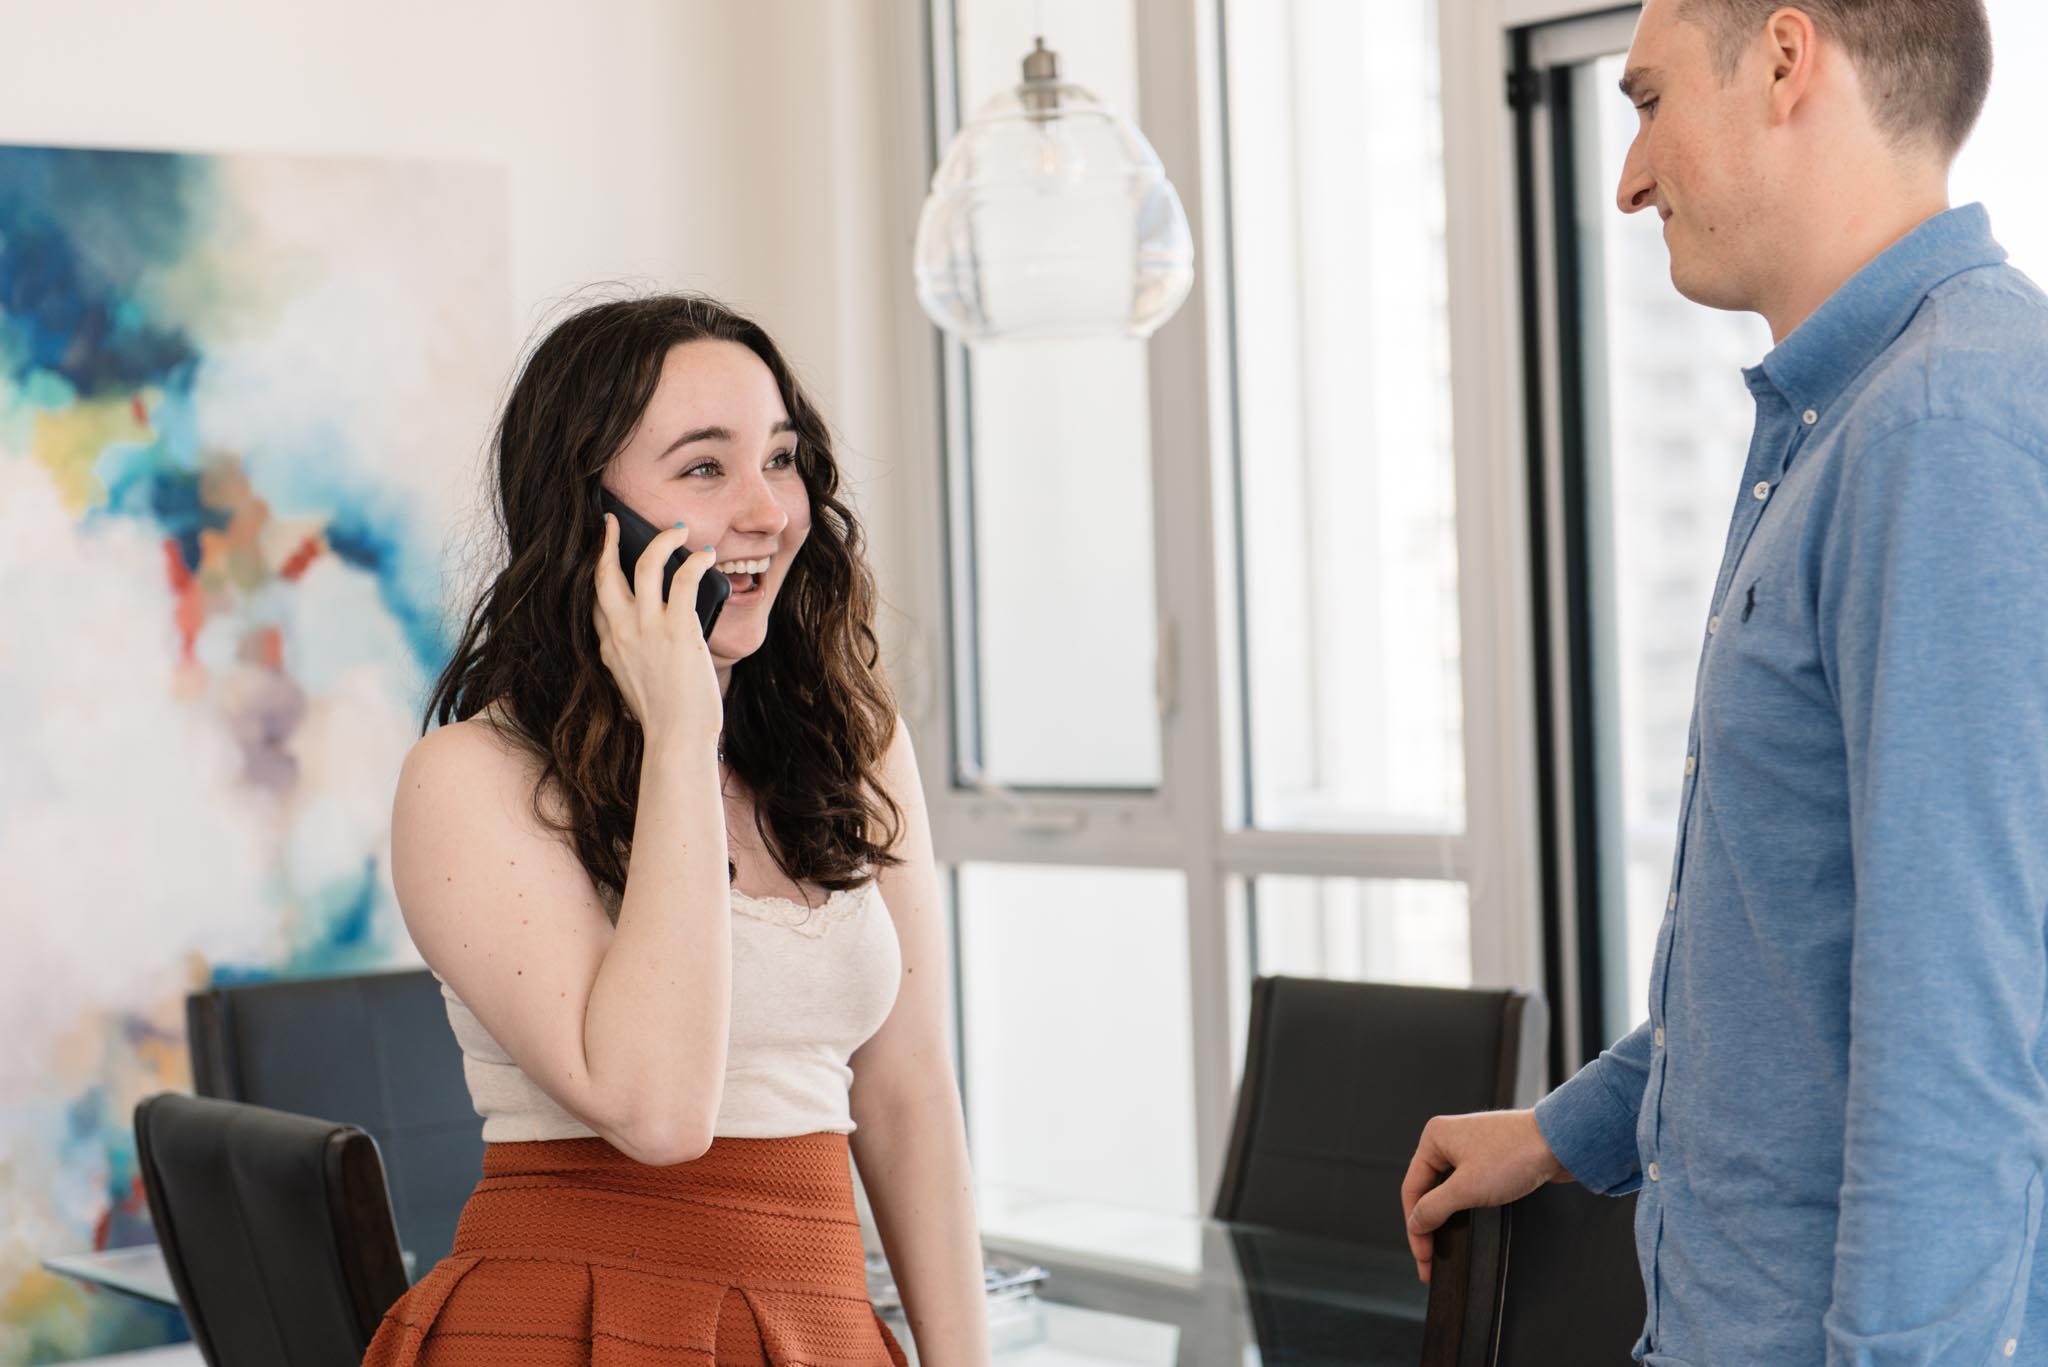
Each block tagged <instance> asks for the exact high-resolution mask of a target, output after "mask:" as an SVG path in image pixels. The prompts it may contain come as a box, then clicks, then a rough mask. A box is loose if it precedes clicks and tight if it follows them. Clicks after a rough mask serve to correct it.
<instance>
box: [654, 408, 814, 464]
mask: <svg viewBox="0 0 2048 1367" xmlns="http://www.w3.org/2000/svg"><path fill="white" fill-rule="evenodd" d="M794 431H796V424H795V423H793V422H791V421H790V420H789V419H788V418H784V419H783V420H782V421H781V422H778V423H776V424H775V426H773V427H771V428H769V429H768V435H769V436H771V437H773V436H779V435H781V434H782V433H784V432H794ZM732 439H733V436H732V429H731V428H730V427H693V428H691V429H690V430H689V431H687V432H685V433H683V435H681V436H680V437H677V438H676V439H675V440H674V441H672V442H670V443H669V444H668V449H667V450H666V451H663V452H662V453H661V454H662V456H669V455H673V454H674V453H675V452H677V451H680V450H682V449H683V448H684V447H685V446H688V445H689V444H690V443H691V442H693V441H731V440H732ZM656 459H660V457H657V458H656Z"/></svg>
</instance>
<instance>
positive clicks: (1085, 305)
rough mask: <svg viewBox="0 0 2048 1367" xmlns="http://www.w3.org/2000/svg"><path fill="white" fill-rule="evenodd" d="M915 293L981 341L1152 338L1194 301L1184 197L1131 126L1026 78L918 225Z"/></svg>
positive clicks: (1093, 101) (944, 164) (972, 125)
mask: <svg viewBox="0 0 2048 1367" xmlns="http://www.w3.org/2000/svg"><path fill="white" fill-rule="evenodd" d="M916 274H917V298H918V302H919V303H920V304H922V305H923V306H924V311H925V312H926V313H927V314H929V315H930V316H931V319H932V321H933V322H935V323H937V324H938V325H939V326H940V327H942V328H944V329H945V330H946V331H948V332H950V333H952V334H954V335H955V336H957V337H960V338H961V339H963V340H965V341H969V342H981V341H996V340H1004V341H1007V340H1012V339H1018V340H1022V339H1055V338H1080V337H1149V336H1151V335H1152V333H1153V332H1154V331H1155V330H1156V329H1157V328H1158V327H1159V325H1160V324H1162V323H1164V322H1165V321H1166V320H1167V319H1169V318H1171V317H1172V316H1173V314H1174V310H1176V309H1178V308H1179V307H1180V305H1181V301H1182V300H1184V299H1186V298H1187V295H1188V290H1189V288H1190V287H1191V286H1192V285H1193V284H1194V279H1195V247H1194V240H1193V239H1192V238H1191V237H1190V236H1189V235H1188V220H1187V215H1186V214H1185V213H1183V212H1182V211H1181V205H1180V196H1179V195H1177V194H1175V193H1174V189H1173V184H1172V182H1170V181H1169V180H1167V178H1166V171H1165V168H1164V167H1162V166H1161V165H1160V164H1159V157H1158V155H1157V154H1156V153H1154V152H1153V150H1152V145H1151V144H1150V143H1148V142H1146V141H1145V135H1144V134H1142V133H1140V132H1139V131H1138V130H1137V128H1136V127H1134V126H1133V125H1132V124H1131V123H1130V121H1129V120H1127V119H1124V118H1122V117H1121V116H1119V115H1118V114H1117V112H1116V111H1115V110H1114V109H1112V108H1110V107H1109V106H1108V105H1106V104H1104V103H1103V102H1102V101H1101V100H1099V99H1097V98H1096V97H1095V96H1094V95H1092V94H1090V93H1089V92H1088V91H1087V90H1085V89H1083V88H1082V87H1080V86H1077V85H1071V84H1067V83H1065V82H1061V81H1027V82H1025V83H1024V84H1021V85H1017V86H1013V87H1012V88H1011V89H1009V90H1007V91H1005V92H1003V93H1002V94H1000V95H998V96H996V97H995V98H994V99H991V100H990V101H988V102H987V103H986V104H984V105H982V107H981V108H980V109H978V110H976V111H975V114H974V117H973V118H972V119H971V120H969V121H968V123H967V125H966V126H965V127H964V128H962V129H961V130H960V132H959V134H958V135H957V136H956V137H954V139H953V142H952V145H951V146H950V147H948V148H947V149H946V156H945V159H944V160H943V161H941V162H940V163H939V169H938V171H937V172H936V173H935V174H934V175H933V176H932V189H931V194H930V195H929V196H928V197H927V198H926V199H925V202H924V212H923V213H922V214H921V215H920V216H919V218H918V223H917V251H916Z"/></svg>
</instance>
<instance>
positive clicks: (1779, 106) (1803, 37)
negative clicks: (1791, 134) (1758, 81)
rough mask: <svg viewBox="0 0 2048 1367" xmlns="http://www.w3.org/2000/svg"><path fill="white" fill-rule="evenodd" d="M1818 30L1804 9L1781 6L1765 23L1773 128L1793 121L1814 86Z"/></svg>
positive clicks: (1764, 34) (1764, 35) (1765, 44)
mask: <svg viewBox="0 0 2048 1367" xmlns="http://www.w3.org/2000/svg"><path fill="white" fill-rule="evenodd" d="M1819 39H1820V34H1819V31H1818V30H1816V29H1815V28H1814V26H1813V17H1812V16H1811V15H1809V14H1807V13H1806V11H1805V10H1797V9H1781V10H1779V11H1778V12H1777V13H1776V14H1773V15H1772V16H1771V17H1770V21H1769V22H1768V23H1766V24H1765V25H1764V33H1763V39H1762V41H1763V44H1764V49H1765V56H1766V59H1767V61H1768V62H1769V72H1770V78H1771V83H1770V119H1771V126H1772V127H1773V128H1781V127H1783V126H1784V125H1785V124H1787V123H1790V122H1791V121H1792V114H1793V111H1794V110H1796V109H1798V108H1799V105H1800V102H1801V101H1803V100H1804V99H1805V98H1806V96H1807V92H1808V91H1809V90H1811V88H1812V86H1813V69H1814V63H1815V61H1816V59H1817V58H1818V57H1819V55H1820V53H1819Z"/></svg>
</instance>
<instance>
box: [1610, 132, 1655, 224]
mask: <svg viewBox="0 0 2048 1367" xmlns="http://www.w3.org/2000/svg"><path fill="white" fill-rule="evenodd" d="M1614 200H1615V203H1616V204H1617V205H1618V206H1620V209H1621V211H1622V212H1623V213H1625V214H1637V213H1641V212H1642V211H1643V210H1645V209H1648V208H1651V207H1652V206H1654V205H1655V204H1656V202H1657V178H1656V177H1655V176H1653V175H1651V174H1650V167H1649V159H1648V158H1647V157H1645V156H1644V155H1643V150H1642V140H1641V139H1637V141H1636V143H1635V145H1634V146H1632V147H1630V148H1629V149H1628V160H1627V161H1625V162H1623V163H1622V167H1621V187H1620V188H1619V189H1618V190H1616V191H1615V196H1614Z"/></svg>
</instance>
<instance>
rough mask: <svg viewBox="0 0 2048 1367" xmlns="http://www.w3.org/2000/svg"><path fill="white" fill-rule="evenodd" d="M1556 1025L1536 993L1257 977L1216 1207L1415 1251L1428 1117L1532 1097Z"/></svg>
mask: <svg viewBox="0 0 2048 1367" xmlns="http://www.w3.org/2000/svg"><path fill="white" fill-rule="evenodd" d="M1548 1031H1549V1013H1548V1012H1547V1010H1546V1009H1545V1007H1544V1004H1543V998H1542V997H1541V996H1539V995H1535V994H1531V993H1525V992H1510V991H1469V990H1463V989H1458V988H1435V987H1396V986H1391V985H1388V984H1384V983H1353V982H1334V981H1329V980H1326V979H1319V978H1260V979H1258V980H1257V981H1256V982H1255V983H1253V985H1252V1009H1251V1028H1250V1033H1249V1035H1248V1037H1247V1041H1246V1046H1245V1060H1244V1081H1243V1082H1242V1084H1240V1086H1239V1088H1238V1095H1237V1120H1236V1123H1235V1125H1234V1126H1233V1128H1232V1131H1231V1137H1230V1151H1229V1155H1228V1157H1227V1159H1226V1160H1225V1165H1224V1170H1223V1180H1222V1182H1221V1183H1220V1184H1219V1185H1218V1187H1217V1192H1216V1207H1215V1214H1216V1217H1217V1218H1218V1219H1221V1220H1231V1221H1236V1222H1239V1223H1245V1224H1257V1225H1265V1226H1268V1227H1270V1228H1274V1229H1287V1230H1297V1231H1300V1232H1302V1233H1306V1234H1322V1235H1327V1236H1329V1237H1331V1238H1337V1239H1347V1240H1352V1241H1354V1242H1361V1243H1367V1244H1373V1245H1377V1246H1381V1247H1387V1248H1395V1249H1405V1248H1406V1247H1407V1235H1406V1233H1405V1231H1404V1229H1403V1225H1402V1218H1401V1179H1402V1177H1403V1175H1404V1174H1405V1173H1406V1172H1407V1170H1408V1161H1409V1159H1410V1158H1411V1157H1413V1156H1414V1153H1415V1142H1416V1140H1417V1139H1418V1138H1419V1137H1420V1136H1421V1134H1422V1127H1423V1126H1424V1125H1425V1124H1427V1123H1428V1122H1429V1119H1430V1117H1431V1116H1435V1115H1447V1114H1457V1113H1461V1112H1465V1111H1481V1110H1492V1109H1497V1108H1499V1107H1503V1106H1518V1105H1528V1104H1532V1103H1533V1102H1534V1101H1535V1100H1536V1097H1537V1095H1538V1094H1539V1091H1540V1089H1541V1087H1542V1083H1543V1059H1544V1051H1545V1048H1546V1046H1547V1040H1548Z"/></svg>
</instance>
